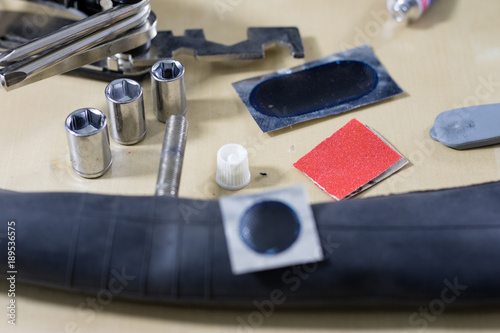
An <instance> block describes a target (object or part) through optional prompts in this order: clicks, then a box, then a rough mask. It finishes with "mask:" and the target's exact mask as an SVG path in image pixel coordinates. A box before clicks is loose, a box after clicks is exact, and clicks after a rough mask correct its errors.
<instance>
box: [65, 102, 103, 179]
mask: <svg viewBox="0 0 500 333" xmlns="http://www.w3.org/2000/svg"><path fill="white" fill-rule="evenodd" d="M66 134H67V137H68V144H69V152H70V157H71V164H72V166H73V170H75V172H76V173H77V174H78V175H80V176H82V177H84V178H97V177H100V176H102V175H104V174H105V173H106V171H108V169H109V168H110V167H111V163H112V157H111V149H110V147H109V136H108V128H107V121H106V116H105V115H104V113H102V112H101V111H99V110H97V109H90V108H87V109H79V110H76V111H74V112H73V113H71V114H70V115H69V116H68V117H67V118H66Z"/></svg>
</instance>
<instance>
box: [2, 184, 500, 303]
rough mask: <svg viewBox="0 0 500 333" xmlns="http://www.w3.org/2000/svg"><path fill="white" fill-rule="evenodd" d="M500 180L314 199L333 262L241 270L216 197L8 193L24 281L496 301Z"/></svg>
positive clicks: (218, 293)
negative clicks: (232, 257) (235, 268)
mask: <svg viewBox="0 0 500 333" xmlns="http://www.w3.org/2000/svg"><path fill="white" fill-rule="evenodd" d="M499 203H500V183H489V184H482V185H476V186H471V187H464V188H456V189H448V190H440V191H431V192H417V193H409V194H403V195H394V196H387V197H378V198H369V199H353V200H348V201H341V202H336V203H328V204H318V205H314V206H313V211H314V215H315V218H316V222H317V225H318V229H319V234H320V238H321V240H322V243H323V247H324V250H325V253H326V254H327V259H326V260H325V261H323V262H321V263H319V264H311V265H304V266H297V267H290V268H284V269H278V270H273V271H267V272H260V273H254V274H245V275H241V276H234V275H233V274H232V273H231V269H230V264H229V258H228V253H227V249H226V242H225V239H224V233H223V228H222V222H221V215H220V211H219V206H218V202H217V201H194V200H187V199H177V198H165V197H124V196H103V195H93V194H77V193H16V192H0V223H1V224H0V232H1V234H0V237H2V249H1V251H0V262H1V267H2V271H1V272H0V273H1V274H2V275H3V276H5V274H6V270H5V269H4V268H5V267H7V250H6V246H5V244H6V242H4V240H5V238H6V233H7V223H8V222H9V221H14V222H15V234H16V270H17V279H18V280H19V281H25V282H29V283H34V284H40V285H47V286H53V287H57V288H63V289H70V290H76V291H83V292H91V293H96V292H101V293H102V292H108V293H109V292H111V293H113V294H116V296H120V297H129V298H136V299H141V300H147V301H153V302H172V303H175V302H177V303H196V304H205V305H210V306H212V305H234V304H236V305H241V306H252V304H253V303H254V301H258V302H268V301H273V302H275V303H276V304H278V303H279V304H283V305H290V306H308V305H314V306H335V305H343V306H345V305H349V304H350V305H370V304H371V305H377V306H381V305H394V304H398V305H402V304H408V305H414V304H429V302H430V301H431V300H435V299H438V300H441V302H443V304H444V303H446V304H448V303H450V304H453V305H458V304H462V305H470V304H498V303H500V302H499V301H500V283H498V281H499V278H500V265H498V259H499V258H500V241H499V240H500V204H499Z"/></svg>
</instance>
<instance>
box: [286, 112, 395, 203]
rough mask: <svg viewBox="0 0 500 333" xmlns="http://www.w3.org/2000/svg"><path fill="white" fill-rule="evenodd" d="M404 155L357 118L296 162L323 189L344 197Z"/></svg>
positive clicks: (335, 197)
mask: <svg viewBox="0 0 500 333" xmlns="http://www.w3.org/2000/svg"><path fill="white" fill-rule="evenodd" d="M402 158H404V157H403V156H401V154H399V153H398V152H397V151H396V150H394V148H392V147H391V146H390V145H388V144H387V143H385V142H384V141H383V140H382V139H381V138H380V137H379V136H378V135H377V134H375V133H374V132H372V131H371V130H370V129H369V128H367V127H366V126H365V125H363V124H362V123H360V122H359V121H358V120H356V119H352V120H351V121H349V122H348V123H347V124H346V125H345V126H344V127H342V128H341V129H339V130H338V131H337V132H335V133H334V134H333V135H332V136H331V137H329V138H328V139H326V140H324V141H323V142H321V143H320V144H319V145H318V146H316V147H315V148H314V149H313V150H312V151H310V152H309V153H307V154H306V155H305V156H304V157H302V158H301V159H300V160H298V161H297V162H295V163H294V166H295V167H296V168H297V169H299V170H300V171H302V172H303V173H304V174H306V176H308V177H309V178H310V179H311V180H312V181H313V182H314V183H316V185H318V186H319V187H320V188H321V189H322V190H323V191H325V192H327V193H328V194H329V195H330V196H332V197H333V198H334V199H337V200H341V199H343V198H345V197H346V196H348V195H349V194H351V193H353V192H354V191H356V190H357V189H359V188H360V187H362V186H363V185H365V184H367V183H368V182H370V181H371V180H373V179H374V178H376V177H377V176H380V175H381V174H382V173H384V172H385V171H386V170H388V169H389V168H390V167H391V166H393V165H394V164H395V163H396V162H398V161H399V160H401V159H402Z"/></svg>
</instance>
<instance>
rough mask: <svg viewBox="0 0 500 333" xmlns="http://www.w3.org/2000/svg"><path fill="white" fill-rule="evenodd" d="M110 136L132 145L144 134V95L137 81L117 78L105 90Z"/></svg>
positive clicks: (124, 143) (123, 143) (117, 140)
mask: <svg viewBox="0 0 500 333" xmlns="http://www.w3.org/2000/svg"><path fill="white" fill-rule="evenodd" d="M105 95H106V100H107V102H108V112H109V122H110V127H111V130H110V132H111V137H112V138H113V140H115V141H116V142H118V143H119V144H122V145H133V144H136V143H138V142H140V141H141V140H142V139H144V136H145V135H146V117H145V114H144V97H143V92H142V87H141V85H140V84H139V83H137V82H136V81H134V80H130V79H117V80H114V81H113V82H111V83H110V84H108V86H107V87H106V90H105Z"/></svg>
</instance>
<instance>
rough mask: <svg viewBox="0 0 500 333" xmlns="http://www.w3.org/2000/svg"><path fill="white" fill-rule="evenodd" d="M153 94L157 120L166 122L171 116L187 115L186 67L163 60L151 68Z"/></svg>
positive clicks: (172, 61)
mask: <svg viewBox="0 0 500 333" xmlns="http://www.w3.org/2000/svg"><path fill="white" fill-rule="evenodd" d="M151 92H152V95H153V107H154V113H155V116H156V118H157V119H158V120H159V121H161V122H166V121H167V119H168V117H169V116H171V115H185V114H186V110H187V106H186V105H187V104H186V86H185V82H184V66H183V65H182V64H181V63H180V62H178V61H176V60H162V61H159V62H157V63H156V64H154V65H153V67H152V68H151Z"/></svg>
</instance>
